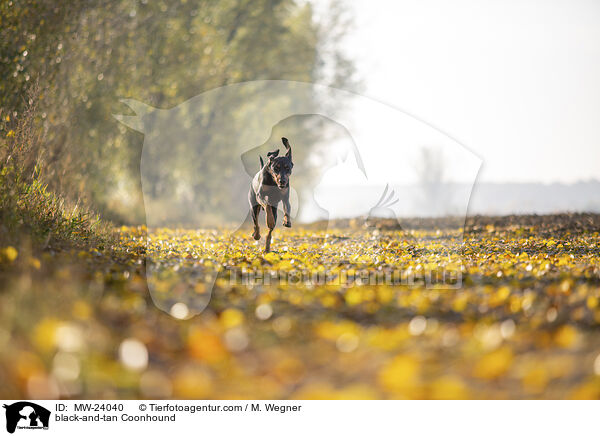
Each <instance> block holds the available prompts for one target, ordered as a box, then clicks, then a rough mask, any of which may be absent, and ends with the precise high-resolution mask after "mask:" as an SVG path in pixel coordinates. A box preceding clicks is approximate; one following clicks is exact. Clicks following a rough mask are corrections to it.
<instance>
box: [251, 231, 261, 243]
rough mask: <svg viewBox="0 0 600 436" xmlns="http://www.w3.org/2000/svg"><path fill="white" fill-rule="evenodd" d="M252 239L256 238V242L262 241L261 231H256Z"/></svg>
mask: <svg viewBox="0 0 600 436" xmlns="http://www.w3.org/2000/svg"><path fill="white" fill-rule="evenodd" d="M252 237H253V238H254V240H255V241H258V240H259V239H260V231H259V230H258V229H256V230H255V231H254V233H252Z"/></svg>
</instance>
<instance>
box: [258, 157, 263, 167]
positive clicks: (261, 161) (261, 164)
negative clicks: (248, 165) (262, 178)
mask: <svg viewBox="0 0 600 436" xmlns="http://www.w3.org/2000/svg"><path fill="white" fill-rule="evenodd" d="M258 159H259V160H260V167H261V168H262V167H264V166H265V163H264V162H263V160H262V156H260V155H259V156H258Z"/></svg>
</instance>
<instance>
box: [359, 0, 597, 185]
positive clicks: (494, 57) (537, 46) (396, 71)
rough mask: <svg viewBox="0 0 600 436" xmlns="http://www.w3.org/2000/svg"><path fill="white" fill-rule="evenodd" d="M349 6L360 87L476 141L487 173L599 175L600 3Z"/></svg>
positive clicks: (497, 178) (504, 177)
mask: <svg viewBox="0 0 600 436" xmlns="http://www.w3.org/2000/svg"><path fill="white" fill-rule="evenodd" d="M348 4H349V5H350V7H351V8H352V9H353V11H354V16H355V21H356V23H355V27H354V29H353V31H352V34H351V35H350V36H349V37H348V40H347V50H348V51H349V52H351V53H352V54H353V55H354V57H355V59H356V60H357V63H358V69H359V73H360V75H361V76H362V77H363V79H364V82H365V86H366V89H365V91H364V95H366V96H369V97H372V98H375V99H377V100H379V101H382V102H385V103H388V104H390V105H392V106H395V107H397V108H399V109H402V110H404V111H406V112H408V113H409V114H412V115H413V116H415V117H417V118H419V119H422V120H424V121H426V122H427V123H430V124H431V125H433V126H435V127H437V128H438V129H439V130H441V131H442V132H445V133H447V134H449V135H450V136H451V137H453V138H454V139H456V140H457V141H458V142H460V143H462V144H463V145H465V146H466V147H467V148H469V149H470V150H472V151H473V152H474V153H475V154H477V155H478V156H479V157H480V158H481V159H482V160H483V166H482V168H481V172H480V176H479V181H493V182H523V181H533V182H575V181H578V180H585V179H589V178H597V179H600V1H598V0H587V1H574V0H569V1H567V0H564V1H549V0H543V1H542V0H540V1H524V0H520V1H507V0H503V1H499V0H498V1H482V0H464V1H447V0H414V1H409V0H400V1H383V0H358V1H352V2H350V1H349V2H348ZM359 115H360V116H365V117H368V116H369V114H359ZM383 139H384V138H382V140H383ZM391 152H392V153H393V151H391ZM367 153H368V152H367Z"/></svg>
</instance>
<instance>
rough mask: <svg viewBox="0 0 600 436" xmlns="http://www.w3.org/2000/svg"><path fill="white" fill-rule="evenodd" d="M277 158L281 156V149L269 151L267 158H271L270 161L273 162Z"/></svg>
mask: <svg viewBox="0 0 600 436" xmlns="http://www.w3.org/2000/svg"><path fill="white" fill-rule="evenodd" d="M277 156H279V149H277V150H275V151H269V152H268V153H267V157H268V158H269V160H272V159H273V158H276V157H277Z"/></svg>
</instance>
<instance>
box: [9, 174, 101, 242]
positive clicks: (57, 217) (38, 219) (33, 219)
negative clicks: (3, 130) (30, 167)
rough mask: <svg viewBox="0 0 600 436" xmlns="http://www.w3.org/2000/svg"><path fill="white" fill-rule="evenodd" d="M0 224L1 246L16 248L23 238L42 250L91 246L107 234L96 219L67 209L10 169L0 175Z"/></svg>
mask: <svg viewBox="0 0 600 436" xmlns="http://www.w3.org/2000/svg"><path fill="white" fill-rule="evenodd" d="M0 222H1V223H2V225H1V227H0V242H1V243H3V244H14V245H20V243H21V241H22V238H23V237H24V236H25V237H27V238H28V239H30V242H32V243H33V244H34V245H35V246H42V247H48V246H52V247H57V246H60V245H62V244H69V245H72V244H75V245H81V244H90V245H91V244H92V243H93V242H97V241H98V240H100V239H102V238H103V236H102V234H104V236H106V235H107V233H102V231H101V230H100V228H101V226H100V227H99V225H100V221H99V219H98V217H97V216H92V215H91V214H90V213H89V212H86V211H83V210H80V209H79V208H78V207H77V206H75V207H68V206H67V205H66V204H65V200H64V199H63V198H61V197H59V196H57V195H56V194H55V193H53V192H51V191H48V188H47V185H45V184H43V182H41V181H40V180H39V179H37V178H35V179H33V181H31V182H25V181H23V180H21V179H20V177H19V176H18V172H15V171H14V168H11V167H5V168H4V169H3V171H2V173H0ZM99 231H100V232H99Z"/></svg>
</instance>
